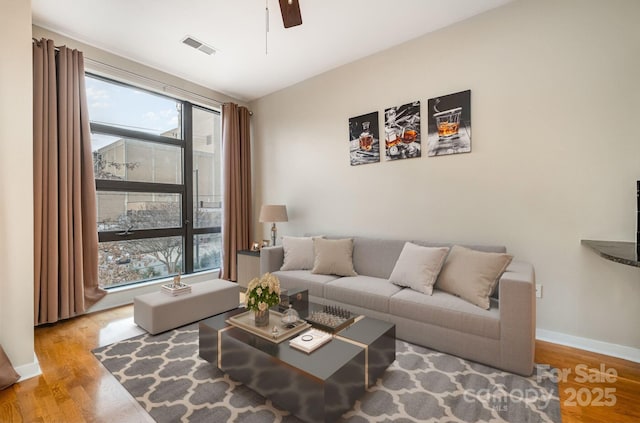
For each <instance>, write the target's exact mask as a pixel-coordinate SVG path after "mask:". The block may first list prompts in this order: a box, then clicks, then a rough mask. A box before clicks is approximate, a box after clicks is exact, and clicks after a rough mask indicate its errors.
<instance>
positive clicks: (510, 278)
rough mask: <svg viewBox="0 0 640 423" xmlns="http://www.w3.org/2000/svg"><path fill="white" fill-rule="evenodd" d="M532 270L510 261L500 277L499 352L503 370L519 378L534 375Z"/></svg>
mask: <svg viewBox="0 0 640 423" xmlns="http://www.w3.org/2000/svg"><path fill="white" fill-rule="evenodd" d="M535 283H536V277H535V271H534V269H533V266H532V265H531V264H529V263H525V262H518V261H516V262H513V263H512V264H511V265H510V266H509V268H507V271H506V272H505V273H504V274H503V275H502V277H501V278H500V284H499V290H500V297H499V302H500V303H499V308H500V352H501V355H502V357H501V358H502V360H501V361H502V362H503V363H504V366H505V367H506V368H509V369H512V371H515V372H517V373H520V374H522V375H527V376H528V375H530V374H531V373H532V372H533V360H534V354H535V341H536V295H535V292H536V290H535Z"/></svg>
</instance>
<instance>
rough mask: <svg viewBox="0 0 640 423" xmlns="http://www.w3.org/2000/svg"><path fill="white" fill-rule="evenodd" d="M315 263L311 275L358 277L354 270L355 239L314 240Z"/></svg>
mask: <svg viewBox="0 0 640 423" xmlns="http://www.w3.org/2000/svg"><path fill="white" fill-rule="evenodd" d="M313 252H314V254H315V261H314V263H313V269H312V270H311V273H316V274H322V275H338V276H356V275H357V273H356V272H355V270H353V239H351V238H346V239H323V238H314V239H313Z"/></svg>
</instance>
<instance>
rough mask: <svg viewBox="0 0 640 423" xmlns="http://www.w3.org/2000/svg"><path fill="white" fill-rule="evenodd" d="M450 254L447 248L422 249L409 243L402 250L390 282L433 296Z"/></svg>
mask: <svg viewBox="0 0 640 423" xmlns="http://www.w3.org/2000/svg"><path fill="white" fill-rule="evenodd" d="M448 252H449V248H447V247H439V248H437V247H436V248H433V247H422V246H420V245H416V244H412V243H411V242H407V243H405V244H404V247H403V248H402V252H401V253H400V257H398V261H397V262H396V265H395V266H394V268H393V272H391V276H390V277H389V281H390V282H391V283H394V284H396V285H398V286H404V287H408V288H411V289H413V290H414V291H418V292H422V293H423V294H427V295H431V294H433V285H434V284H435V283H436V278H437V277H438V273H440V269H441V268H442V265H443V264H444V260H445V259H446V258H447V253H448Z"/></svg>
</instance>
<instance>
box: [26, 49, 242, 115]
mask: <svg viewBox="0 0 640 423" xmlns="http://www.w3.org/2000/svg"><path fill="white" fill-rule="evenodd" d="M31 39H32V40H33V42H39V41H40V40H37V39H36V38H33V37H32V38H31ZM55 49H56V51H59V50H60V47H59V46H55ZM84 60H85V62H91V63H93V64H94V65H98V66H105V67H107V68H110V69H112V70H115V71H117V72H121V73H124V74H128V75H132V76H134V77H136V78H140V79H143V80H146V81H149V82H151V83H153V84H159V85H160V86H162V90H163V91H166V89H167V88H169V89H171V90H176V91H178V92H179V93H180V92H181V93H185V94H187V95H188V96H195V97H198V98H201V99H204V100H206V101H213V102H214V103H216V104H218V105H219V106H222V105H223V104H225V103H227V102H224V101H220V100H218V99H215V98H211V97H207V96H204V95H202V94H198V93H194V92H193V91H189V90H185V89H184V88H180V87H176V86H174V85H171V84H167V83H165V82H162V81H158V80H157V79H154V78H150V77H148V76H145V75H140V74H139V73H136V72H132V71H130V70H126V69H122V68H119V67H117V66H114V65H110V64H108V63H104V62H101V61H99V60H95V59H91V58H90V57H86V56H85V57H84ZM249 114H250V115H251V116H253V112H252V111H249Z"/></svg>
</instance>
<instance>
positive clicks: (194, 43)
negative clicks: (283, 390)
mask: <svg viewBox="0 0 640 423" xmlns="http://www.w3.org/2000/svg"><path fill="white" fill-rule="evenodd" d="M182 42H183V43H184V44H186V45H188V46H189V47H193V48H195V49H196V50H200V51H201V52H203V53H205V54H208V55H209V56H211V55H212V54H215V53H216V49H215V48H213V47H211V46H209V45H207V44H205V43H203V42H202V41H198V40H196V39H195V38H193V37H192V36H190V35H187V36H186V37H184V39H183V40H182Z"/></svg>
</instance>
